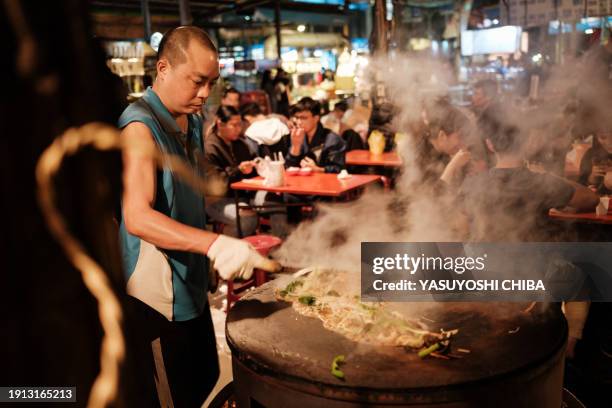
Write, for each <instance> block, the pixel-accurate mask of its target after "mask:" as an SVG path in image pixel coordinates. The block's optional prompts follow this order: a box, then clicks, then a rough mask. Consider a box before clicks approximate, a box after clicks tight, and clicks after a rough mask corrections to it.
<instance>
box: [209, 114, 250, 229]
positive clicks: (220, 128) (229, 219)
mask: <svg viewBox="0 0 612 408" xmlns="http://www.w3.org/2000/svg"><path fill="white" fill-rule="evenodd" d="M241 132H242V118H241V116H240V113H239V112H238V111H237V110H236V108H234V107H231V106H220V107H219V109H218V110H217V114H216V117H215V122H214V124H213V127H212V128H211V130H210V134H209V135H208V136H207V137H206V141H205V144H204V163H203V165H204V169H205V174H206V180H207V181H208V182H210V183H212V182H214V181H215V180H221V181H223V183H224V184H225V186H226V192H225V195H224V196H223V197H211V198H210V199H207V202H206V213H207V214H208V215H209V216H210V217H211V218H212V219H213V220H215V221H219V222H222V223H224V224H225V225H226V229H225V231H224V233H225V234H227V235H234V236H236V235H237V230H236V204H235V200H234V197H233V193H232V191H231V189H230V188H229V185H230V184H231V183H234V182H236V181H240V180H242V179H244V178H249V177H253V176H256V175H257V174H256V172H255V171H254V165H253V162H252V159H254V156H253V155H252V154H251V152H250V151H249V148H248V146H247V145H246V143H245V142H244V141H243V140H242V139H241V137H240V134H241ZM239 194H240V201H241V202H242V203H244V206H245V207H247V206H248V202H249V200H250V198H251V197H250V194H249V193H247V192H244V191H241V192H239ZM240 211H241V212H240V225H241V229H242V233H243V235H245V236H248V235H252V234H253V233H254V232H255V229H256V228H257V214H256V213H255V212H253V211H250V210H248V209H246V208H245V209H241V210H240Z"/></svg>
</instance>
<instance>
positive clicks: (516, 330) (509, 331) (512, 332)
mask: <svg viewBox="0 0 612 408" xmlns="http://www.w3.org/2000/svg"><path fill="white" fill-rule="evenodd" d="M519 330H521V326H518V327H517V328H516V329H514V330H508V334H514V333H518V331H519Z"/></svg>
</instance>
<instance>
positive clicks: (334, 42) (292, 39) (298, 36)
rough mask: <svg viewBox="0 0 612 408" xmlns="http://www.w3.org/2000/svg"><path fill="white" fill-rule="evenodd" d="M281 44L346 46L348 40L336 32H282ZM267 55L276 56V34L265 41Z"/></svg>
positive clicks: (300, 46)
mask: <svg viewBox="0 0 612 408" xmlns="http://www.w3.org/2000/svg"><path fill="white" fill-rule="evenodd" d="M281 45H282V46H283V47H293V48H344V47H348V41H347V40H346V39H345V38H344V37H342V36H341V35H340V34H336V33H296V32H293V31H290V32H285V31H283V32H282V36H281ZM264 52H265V55H266V57H269V58H275V57H276V36H270V37H268V38H267V39H266V41H265V42H264Z"/></svg>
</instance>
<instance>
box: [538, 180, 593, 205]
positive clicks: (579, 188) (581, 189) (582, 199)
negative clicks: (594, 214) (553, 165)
mask: <svg viewBox="0 0 612 408" xmlns="http://www.w3.org/2000/svg"><path fill="white" fill-rule="evenodd" d="M549 175H550V176H552V177H555V178H557V179H558V180H562V181H563V182H565V183H567V184H569V185H570V186H572V187H574V194H573V195H572V198H571V199H570V201H569V203H567V205H568V206H570V207H572V208H575V209H576V210H578V211H594V210H595V207H597V204H599V196H598V195H597V194H595V193H594V192H593V191H591V189H590V188H588V187H585V186H583V185H582V184H579V183H576V182H575V181H571V180H568V179H566V178H563V177H559V176H557V175H555V174H551V173H549Z"/></svg>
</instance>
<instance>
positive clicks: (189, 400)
mask: <svg viewBox="0 0 612 408" xmlns="http://www.w3.org/2000/svg"><path fill="white" fill-rule="evenodd" d="M218 77H219V62H218V55H217V50H216V47H215V45H214V44H213V43H212V42H211V40H210V39H209V38H208V36H207V35H206V33H205V32H204V31H203V30H201V29H199V28H196V27H191V26H184V27H178V28H175V29H172V30H170V31H169V32H168V33H166V35H165V36H164V37H163V39H162V41H161V43H160V46H159V51H158V58H157V77H156V79H155V82H154V84H153V86H152V87H150V88H148V89H147V90H146V91H145V93H144V95H143V97H142V99H140V100H139V101H137V102H135V103H133V104H132V105H130V106H129V107H128V108H127V109H126V110H125V111H124V112H123V115H122V116H121V118H120V119H119V127H120V128H121V129H122V133H121V137H122V138H123V140H124V142H125V143H126V144H127V145H137V146H141V147H151V148H154V149H156V150H157V151H159V152H161V153H162V154H164V155H174V156H176V157H178V158H180V159H181V160H182V161H183V162H184V163H185V164H186V165H188V166H190V167H191V168H192V169H193V171H194V172H197V170H196V169H197V165H196V158H197V157H198V156H199V154H200V153H201V152H202V146H203V142H202V118H201V117H200V116H199V115H198V113H199V112H200V110H201V108H202V105H203V104H204V103H205V102H206V99H207V98H208V96H209V93H210V90H211V88H212V87H213V86H214V84H215V82H216V81H217V78H218ZM123 160H124V175H123V181H124V192H123V197H122V205H121V210H122V217H121V223H120V236H121V246H122V252H123V259H124V268H125V271H126V278H127V292H128V294H129V295H130V297H129V302H131V306H133V308H132V309H133V310H130V311H131V312H133V313H134V314H135V316H134V317H135V320H136V321H137V322H138V324H139V326H141V327H139V328H138V330H135V333H134V335H135V336H138V338H137V340H138V341H139V342H140V345H141V346H142V347H143V348H146V349H147V350H148V353H150V354H149V357H150V358H149V361H146V362H143V364H144V366H145V367H144V370H143V371H144V372H143V373H142V382H143V383H144V384H145V387H146V388H147V391H148V393H147V394H146V395H145V396H143V399H144V400H143V406H150V405H156V406H159V405H160V404H162V405H164V406H166V405H168V404H169V403H170V402H171V403H173V405H174V406H175V407H195V406H201V405H202V404H203V402H204V400H205V399H206V397H207V395H208V393H210V391H211V390H212V388H213V386H214V384H215V382H216V380H217V377H218V374H219V367H218V360H217V354H216V345H215V337H214V331H213V326H212V320H211V316H210V311H209V306H208V304H207V296H206V293H207V288H208V260H207V258H209V259H210V260H211V261H212V262H213V266H214V268H215V269H216V270H217V271H218V273H219V275H220V276H221V277H222V278H224V279H233V278H235V277H240V278H249V277H250V276H251V275H252V273H253V268H254V267H258V268H262V269H266V270H270V269H273V268H274V265H273V263H272V262H271V261H269V260H267V259H265V258H263V257H262V256H260V255H259V254H258V253H257V252H256V251H255V250H254V249H253V248H252V247H251V246H250V245H248V244H247V243H246V242H244V241H241V240H237V239H233V238H230V237H227V236H224V235H218V234H214V233H211V232H208V231H205V229H204V227H205V213H204V201H203V197H202V195H201V194H200V192H196V191H194V190H192V189H191V188H190V187H189V186H188V185H187V184H185V183H183V182H182V181H180V180H179V179H178V178H177V177H175V175H174V173H173V172H172V171H171V169H169V168H163V169H158V168H157V167H156V165H155V162H154V160H153V158H151V157H150V155H147V154H144V153H142V149H137V150H136V149H132V150H130V149H128V150H126V151H125V152H124V156H123ZM156 395H157V396H156Z"/></svg>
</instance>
